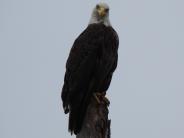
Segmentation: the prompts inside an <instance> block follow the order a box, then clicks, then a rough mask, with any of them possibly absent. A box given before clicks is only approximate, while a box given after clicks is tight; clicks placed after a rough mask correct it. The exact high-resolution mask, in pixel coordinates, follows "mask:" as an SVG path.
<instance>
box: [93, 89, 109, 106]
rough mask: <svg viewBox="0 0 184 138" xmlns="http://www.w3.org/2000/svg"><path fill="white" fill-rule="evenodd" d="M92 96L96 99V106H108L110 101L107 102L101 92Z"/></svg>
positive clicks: (103, 93) (104, 93)
mask: <svg viewBox="0 0 184 138" xmlns="http://www.w3.org/2000/svg"><path fill="white" fill-rule="evenodd" d="M93 95H94V98H95V99H96V101H97V103H98V104H106V105H108V106H109V104H110V101H109V100H108V98H107V97H105V95H106V92H102V93H101V92H96V93H94V94H93Z"/></svg>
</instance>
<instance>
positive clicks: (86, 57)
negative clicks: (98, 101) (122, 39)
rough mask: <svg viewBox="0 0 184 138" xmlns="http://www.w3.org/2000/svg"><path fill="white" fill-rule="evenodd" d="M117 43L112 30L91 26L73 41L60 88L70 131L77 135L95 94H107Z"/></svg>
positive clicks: (115, 65) (116, 56) (96, 25)
mask: <svg viewBox="0 0 184 138" xmlns="http://www.w3.org/2000/svg"><path fill="white" fill-rule="evenodd" d="M118 45H119V40H118V36H117V33H116V32H115V30H114V29H113V28H112V27H106V26H105V25H103V24H91V25H89V26H88V27H87V28H86V29H85V30H84V32H83V33H82V34H81V35H80V36H79V37H78V38H77V39H76V40H75V42H74V44H73V47H72V49H71V51H70V55H69V57H68V60H67V64H66V73H65V79H64V85H63V89H62V95H61V96H62V100H63V107H64V110H65V113H68V112H69V131H70V132H71V133H73V132H74V133H75V134H77V133H79V132H80V129H81V127H82V123H83V119H84V117H85V113H86V109H87V107H88V105H89V101H90V99H91V97H92V95H93V93H94V92H106V91H107V89H108V88H109V85H110V82H111V79H112V75H113V72H114V70H115V69H116V67H117V60H118Z"/></svg>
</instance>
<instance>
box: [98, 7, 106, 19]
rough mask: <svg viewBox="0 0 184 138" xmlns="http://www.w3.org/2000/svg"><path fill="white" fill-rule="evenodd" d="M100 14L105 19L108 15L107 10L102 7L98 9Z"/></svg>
mask: <svg viewBox="0 0 184 138" xmlns="http://www.w3.org/2000/svg"><path fill="white" fill-rule="evenodd" d="M98 14H99V16H101V17H104V16H105V15H106V11H105V8H103V7H100V8H99V9H98Z"/></svg>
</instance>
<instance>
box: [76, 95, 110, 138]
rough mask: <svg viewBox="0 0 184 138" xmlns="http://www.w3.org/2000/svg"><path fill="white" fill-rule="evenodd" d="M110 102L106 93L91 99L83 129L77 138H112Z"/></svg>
mask: <svg viewBox="0 0 184 138" xmlns="http://www.w3.org/2000/svg"><path fill="white" fill-rule="evenodd" d="M109 104H110V102H109V101H108V99H107V98H106V97H105V96H104V95H103V97H100V98H99V99H96V98H94V97H93V98H92V99H91V101H90V104H89V106H88V109H87V112H86V117H85V119H84V123H83V126H82V129H81V131H80V133H79V134H78V135H77V136H76V138H110V123H111V120H109V119H108V113H109V110H108V106H109Z"/></svg>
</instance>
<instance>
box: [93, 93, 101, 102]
mask: <svg viewBox="0 0 184 138" xmlns="http://www.w3.org/2000/svg"><path fill="white" fill-rule="evenodd" d="M93 96H94V98H95V99H96V101H97V103H98V104H100V103H101V102H100V99H99V98H98V94H97V93H94V94H93Z"/></svg>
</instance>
